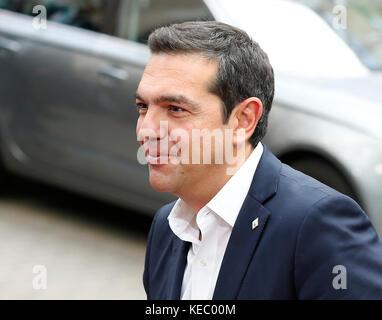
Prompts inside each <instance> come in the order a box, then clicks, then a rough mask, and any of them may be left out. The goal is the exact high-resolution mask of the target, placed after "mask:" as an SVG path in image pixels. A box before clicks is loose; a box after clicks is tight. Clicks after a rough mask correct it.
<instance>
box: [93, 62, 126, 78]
mask: <svg viewBox="0 0 382 320" xmlns="http://www.w3.org/2000/svg"><path fill="white" fill-rule="evenodd" d="M98 74H99V75H101V76H103V77H106V78H111V79H113V80H118V81H126V80H127V79H128V78H129V73H128V72H127V70H125V69H122V68H120V67H115V66H112V65H107V66H105V67H103V68H101V69H100V70H99V71H98Z"/></svg>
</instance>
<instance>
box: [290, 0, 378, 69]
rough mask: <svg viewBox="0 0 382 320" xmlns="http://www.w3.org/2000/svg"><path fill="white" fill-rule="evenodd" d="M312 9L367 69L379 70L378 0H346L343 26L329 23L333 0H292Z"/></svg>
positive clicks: (331, 15) (334, 4)
mask: <svg viewBox="0 0 382 320" xmlns="http://www.w3.org/2000/svg"><path fill="white" fill-rule="evenodd" d="M294 1H296V2H299V3H302V4H304V5H307V6H309V7H310V8H311V9H313V10H314V11H315V12H316V13H317V14H318V15H320V16H321V17H322V18H323V19H324V20H325V21H326V22H327V23H328V25H329V26H330V27H331V28H332V29H333V30H334V31H335V32H336V33H337V34H338V35H339V36H340V37H341V38H342V39H343V40H344V41H345V42H346V43H347V44H348V45H349V46H350V47H351V48H352V49H353V51H354V52H355V53H356V54H357V56H358V57H359V58H360V59H361V60H362V62H363V63H364V64H365V65H366V66H367V67H368V68H369V69H371V70H382V1H380V0H363V1H359V0H347V1H344V2H343V5H344V8H345V9H346V15H347V19H346V20H347V23H346V26H344V27H343V28H336V27H335V25H333V8H334V7H335V6H336V4H337V3H338V1H336V0H321V1H315V0H294Z"/></svg>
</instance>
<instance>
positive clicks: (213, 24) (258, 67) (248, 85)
mask: <svg viewBox="0 0 382 320" xmlns="http://www.w3.org/2000/svg"><path fill="white" fill-rule="evenodd" d="M148 45H149V47H150V50H151V52H152V53H153V54H158V53H168V54H176V53H196V54H200V55H202V56H204V57H205V58H207V59H214V60H215V61H217V62H218V66H219V67H218V72H217V75H216V79H215V81H214V83H213V84H212V85H211V87H210V91H211V92H212V93H214V94H216V95H217V96H218V97H220V99H221V100H222V104H223V122H224V123H226V122H227V121H228V118H229V116H230V114H231V112H232V110H233V109H234V108H235V106H236V105H237V104H238V103H240V102H241V101H243V100H245V99H247V98H249V97H258V98H259V99H260V100H261V101H262V103H263V114H262V116H261V118H260V120H259V122H258V124H257V127H256V129H255V131H254V133H253V135H252V136H251V138H250V140H249V141H250V142H251V144H252V145H253V146H254V147H255V146H256V145H257V144H258V142H259V141H261V139H262V138H263V137H264V136H265V133H266V129H267V124H268V114H269V111H270V110H271V106H272V101H273V95H274V75H273V69H272V66H271V65H270V63H269V60H268V56H267V54H266V53H265V52H264V51H263V50H262V49H261V48H260V46H259V45H258V44H257V43H256V42H255V41H253V40H252V39H251V38H250V37H249V36H248V34H247V33H246V32H244V31H243V30H241V29H238V28H235V27H233V26H230V25H228V24H225V23H221V22H217V21H189V22H184V23H180V24H172V25H170V26H166V27H160V28H158V29H156V30H154V31H153V32H152V33H151V34H150V36H149V38H148Z"/></svg>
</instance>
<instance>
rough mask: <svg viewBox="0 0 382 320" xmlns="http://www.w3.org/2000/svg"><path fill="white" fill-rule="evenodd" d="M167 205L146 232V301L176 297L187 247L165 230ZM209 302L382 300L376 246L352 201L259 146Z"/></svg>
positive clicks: (381, 264) (380, 252)
mask: <svg viewBox="0 0 382 320" xmlns="http://www.w3.org/2000/svg"><path fill="white" fill-rule="evenodd" d="M173 205H174V202H173V203H170V204H168V205H166V206H164V207H162V208H161V209H160V210H159V211H158V212H157V213H156V215H155V217H154V220H153V223H152V226H151V229H150V233H149V238H148V244H147V250H146V261H145V269H144V274H143V282H144V287H145V290H146V293H147V297H148V299H180V290H181V285H182V280H183V274H184V270H185V266H186V263H187V261H186V260H187V252H188V249H189V245H190V243H188V242H184V241H182V240H180V239H179V238H178V237H177V236H176V235H175V234H174V233H173V232H172V230H171V229H170V228H169V225H168V220H167V216H168V215H169V213H170V211H171V209H172V207H173ZM256 218H259V226H258V227H257V228H255V229H254V230H252V221H253V220H254V219H256ZM337 265H340V266H343V267H344V268H345V269H344V268H343V267H339V268H340V269H339V271H338V269H336V267H335V266H337ZM333 271H334V273H333ZM345 271H346V274H345ZM339 276H341V278H342V280H341V281H342V282H341V281H339V279H338V277H339ZM336 277H337V278H336ZM344 279H345V280H344ZM333 282H335V284H338V283H340V284H342V288H340V289H336V288H338V286H336V285H333ZM345 287H346V288H345ZM213 299H382V242H381V240H380V238H379V237H378V235H377V233H376V231H375V229H374V227H373V226H372V224H371V222H370V220H369V219H368V217H367V216H366V214H365V213H364V212H363V211H362V209H361V208H360V207H359V206H358V204H357V203H356V202H355V201H353V200H352V199H350V198H349V197H347V196H345V195H343V194H340V193H339V192H337V191H335V190H333V189H331V188H329V187H327V186H325V185H323V184H322V183H320V182H318V181H317V180H315V179H313V178H311V177H309V176H307V175H304V174H303V173H301V172H299V171H296V170H294V169H292V168H291V167H289V166H287V165H285V164H283V163H281V162H280V161H279V160H278V159H277V158H276V157H275V156H274V155H273V154H272V153H271V152H270V151H269V150H268V149H267V148H266V146H264V152H263V155H262V157H261V159H260V162H259V165H258V167H257V170H256V172H255V174H254V178H253V181H252V184H251V187H250V189H249V192H248V194H247V196H246V198H245V201H244V203H243V205H242V208H241V210H240V212H239V215H238V218H237V220H236V223H235V225H234V227H233V230H232V234H231V237H230V240H229V242H228V245H227V248H226V251H225V255H224V258H223V261H222V265H221V268H220V272H219V275H218V279H217V283H216V287H215V291H214V295H213Z"/></svg>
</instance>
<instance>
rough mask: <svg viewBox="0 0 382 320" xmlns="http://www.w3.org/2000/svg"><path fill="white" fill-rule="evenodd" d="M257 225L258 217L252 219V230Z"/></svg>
mask: <svg viewBox="0 0 382 320" xmlns="http://www.w3.org/2000/svg"><path fill="white" fill-rule="evenodd" d="M258 226H259V218H256V219H255V220H253V221H252V230H255V229H256V228H257V227H258Z"/></svg>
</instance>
